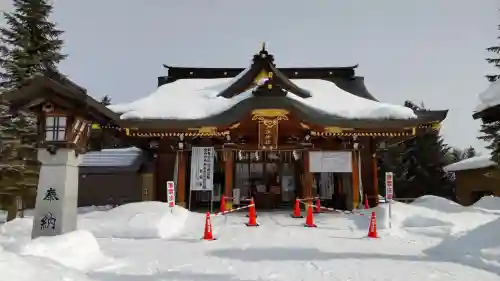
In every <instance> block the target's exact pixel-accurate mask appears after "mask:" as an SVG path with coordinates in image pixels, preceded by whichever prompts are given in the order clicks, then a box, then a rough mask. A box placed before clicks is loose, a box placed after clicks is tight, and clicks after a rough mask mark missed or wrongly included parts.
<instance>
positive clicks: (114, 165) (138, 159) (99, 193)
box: [78, 147, 152, 207]
mask: <svg viewBox="0 0 500 281" xmlns="http://www.w3.org/2000/svg"><path fill="white" fill-rule="evenodd" d="M147 167H148V165H147V157H145V155H144V154H143V152H142V150H141V149H139V148H136V147H130V148H115V149H103V150H101V151H91V152H88V153H86V154H84V156H83V161H82V163H81V164H80V169H79V173H80V180H79V189H78V206H79V207H83V206H91V205H95V206H99V205H121V204H124V203H130V202H138V201H142V200H147V199H148V198H147V196H143V195H144V190H145V191H146V193H145V194H146V195H147V194H148V193H147V191H148V188H147V185H148V182H147V181H148V176H151V177H152V175H151V174H149V173H148V169H147ZM143 188H144V189H143ZM144 197H146V198H144Z"/></svg>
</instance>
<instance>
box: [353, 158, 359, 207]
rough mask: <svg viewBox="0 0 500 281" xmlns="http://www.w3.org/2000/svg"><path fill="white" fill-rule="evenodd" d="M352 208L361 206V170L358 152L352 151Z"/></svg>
mask: <svg viewBox="0 0 500 281" xmlns="http://www.w3.org/2000/svg"><path fill="white" fill-rule="evenodd" d="M351 155H352V161H351V163H352V173H351V174H352V207H353V208H356V207H357V206H358V204H359V168H358V156H357V151H356V150H353V151H352V154H351Z"/></svg>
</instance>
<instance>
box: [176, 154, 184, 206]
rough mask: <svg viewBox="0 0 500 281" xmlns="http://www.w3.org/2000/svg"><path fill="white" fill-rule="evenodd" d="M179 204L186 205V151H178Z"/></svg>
mask: <svg viewBox="0 0 500 281" xmlns="http://www.w3.org/2000/svg"><path fill="white" fill-rule="evenodd" d="M177 157H178V159H179V160H178V165H179V166H178V167H177V202H178V203H177V205H179V206H182V207H186V155H185V153H184V151H177Z"/></svg>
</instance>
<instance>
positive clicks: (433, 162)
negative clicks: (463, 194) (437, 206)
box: [380, 101, 453, 198]
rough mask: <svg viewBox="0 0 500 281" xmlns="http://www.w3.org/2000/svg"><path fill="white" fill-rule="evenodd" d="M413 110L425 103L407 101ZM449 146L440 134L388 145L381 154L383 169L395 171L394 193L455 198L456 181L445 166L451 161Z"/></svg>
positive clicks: (402, 195) (410, 195)
mask: <svg viewBox="0 0 500 281" xmlns="http://www.w3.org/2000/svg"><path fill="white" fill-rule="evenodd" d="M404 105H405V106H406V107H409V108H411V109H413V110H425V107H424V105H423V104H422V105H420V106H417V105H416V104H414V103H413V102H410V101H406V102H405V104H404ZM449 153H450V147H449V146H447V145H446V144H444V141H443V139H442V137H441V136H439V135H438V134H425V135H420V136H417V137H414V138H412V139H410V140H407V141H405V142H403V143H402V144H400V145H399V146H393V147H390V148H388V149H387V151H385V152H384V153H382V154H381V156H380V159H381V160H382V161H381V162H385V164H382V165H381V169H380V170H381V171H382V172H385V170H391V171H393V172H394V176H395V178H394V186H395V196H397V197H400V198H416V197H419V196H422V195H426V194H433V195H438V196H443V197H448V198H453V184H452V181H451V179H450V177H449V175H448V173H446V172H445V171H444V170H443V167H444V166H445V165H447V164H448V161H447V154H449Z"/></svg>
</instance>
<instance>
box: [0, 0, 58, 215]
mask: <svg viewBox="0 0 500 281" xmlns="http://www.w3.org/2000/svg"><path fill="white" fill-rule="evenodd" d="M13 8H14V9H13V12H11V13H4V14H3V16H4V18H5V20H6V23H7V24H6V26H5V27H1V28H0V91H2V90H15V89H18V88H20V87H21V86H22V85H23V84H24V83H25V82H26V81H27V80H28V79H29V78H31V77H32V76H33V75H34V74H36V73H39V72H42V73H43V72H45V73H58V69H57V64H58V63H59V62H60V61H62V60H63V59H64V58H65V57H66V55H64V54H61V48H62V44H63V41H62V40H61V39H59V37H60V35H61V34H62V33H63V32H62V31H60V30H58V29H57V28H56V26H55V24H54V23H52V22H50V21H49V16H50V14H51V12H52V6H51V5H50V4H49V3H48V0H13ZM0 98H1V95H0ZM0 102H1V101H0ZM0 116H2V118H0V191H2V192H1V193H2V194H7V198H5V197H4V198H3V200H2V201H3V204H2V206H7V208H8V210H9V213H8V219H9V220H10V219H13V218H15V217H16V216H17V207H16V205H17V204H16V201H17V199H18V198H19V197H21V198H22V199H26V198H28V199H33V197H34V196H33V195H35V194H36V192H35V191H36V183H37V178H38V170H39V165H38V161H37V160H36V159H37V156H36V141H37V138H38V136H37V129H36V116H34V115H33V114H30V113H28V112H19V113H17V115H15V116H13V115H11V114H10V113H9V110H8V104H6V103H5V102H3V103H1V104H0ZM23 201H24V200H23Z"/></svg>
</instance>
